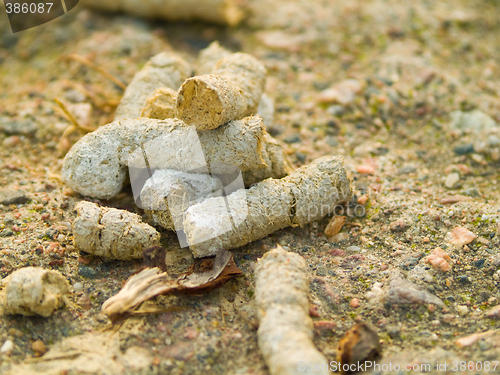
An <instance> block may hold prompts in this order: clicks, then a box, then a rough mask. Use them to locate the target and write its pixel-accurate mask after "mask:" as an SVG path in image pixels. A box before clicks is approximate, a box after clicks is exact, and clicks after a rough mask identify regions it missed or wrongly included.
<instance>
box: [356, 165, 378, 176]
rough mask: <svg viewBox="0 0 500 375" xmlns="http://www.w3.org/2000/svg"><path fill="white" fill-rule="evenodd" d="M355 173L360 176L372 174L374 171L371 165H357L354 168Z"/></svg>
mask: <svg viewBox="0 0 500 375" xmlns="http://www.w3.org/2000/svg"><path fill="white" fill-rule="evenodd" d="M356 171H358V173H361V174H374V173H375V169H374V168H373V167H372V166H371V165H359V166H357V167H356Z"/></svg>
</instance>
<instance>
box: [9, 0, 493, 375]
mask: <svg viewBox="0 0 500 375" xmlns="http://www.w3.org/2000/svg"><path fill="white" fill-rule="evenodd" d="M243 5H244V6H245V7H247V9H248V12H249V13H248V18H247V20H246V21H245V22H244V23H243V24H242V25H241V26H239V27H237V28H224V27H222V26H214V25H211V24H206V23H202V22H197V23H188V22H179V23H168V22H165V21H151V20H144V19H139V18H134V17H131V16H125V15H105V14H100V13H97V12H91V11H88V10H86V9H84V8H83V7H81V6H78V7H77V8H76V9H75V10H73V11H72V12H70V13H69V14H68V15H66V16H64V17H62V18H60V19H57V20H55V21H52V22H50V23H47V24H45V25H42V26H40V27H37V28H33V29H30V30H27V31H24V32H21V33H17V34H12V32H11V30H10V28H9V25H8V23H7V17H6V16H1V17H0V37H1V38H0V87H1V89H0V116H1V117H0V170H1V172H0V186H1V189H2V192H1V193H0V198H1V200H2V201H3V202H4V204H0V277H2V278H4V277H7V276H8V275H9V274H11V273H12V272H13V271H15V270H17V269H19V268H22V267H26V266H41V267H44V268H47V269H57V270H59V271H60V272H61V273H62V274H63V275H64V276H65V277H66V278H67V280H68V281H69V283H70V284H71V285H72V286H73V295H72V301H73V302H74V304H75V306H72V307H66V308H63V309H61V310H58V311H57V312H56V313H55V314H54V315H53V316H51V317H49V318H41V317H23V316H2V317H1V318H0V322H1V323H0V346H1V347H3V345H5V343H6V342H9V341H10V343H8V345H7V347H3V348H4V349H5V350H2V349H0V373H12V374H19V373H26V374H29V373H35V372H38V373H44V374H60V373H65V374H73V373H75V374H76V373H95V374H97V373H103V374H115V373H116V374H118V373H130V374H137V373H143V374H166V373H171V374H199V373H206V374H267V373H268V370H267V367H266V365H265V363H264V361H263V357H262V356H261V354H260V352H259V349H258V347H257V334H256V320H255V316H254V310H253V302H252V301H253V295H254V290H253V288H254V278H253V268H254V265H255V262H256V260H257V259H258V258H260V257H261V256H262V255H263V253H264V252H266V251H267V250H269V249H270V248H272V247H274V246H275V245H276V244H278V243H279V244H281V245H283V246H286V248H287V249H289V250H290V251H293V252H297V253H299V254H301V255H302V256H304V257H305V259H306V260H307V263H308V265H309V267H310V282H311V284H310V305H311V316H312V317H313V320H314V321H315V336H314V342H315V344H316V346H317V347H318V348H319V350H320V351H321V352H322V353H323V354H324V355H325V356H326V357H327V358H328V359H329V360H330V361H335V360H336V348H337V345H338V342H339V340H340V339H341V338H342V337H343V335H344V334H345V332H346V331H347V330H348V329H349V328H351V327H352V326H353V325H354V324H355V323H356V322H360V321H367V322H370V323H372V324H373V325H374V326H375V327H376V329H377V332H378V334H379V336H380V339H381V342H382V349H383V358H382V359H381V360H380V362H379V363H380V364H383V363H387V364H388V363H392V365H395V364H400V365H401V367H403V366H404V365H405V364H412V365H416V366H421V365H425V364H430V365H431V366H432V367H431V373H439V374H443V373H450V374H451V373H478V374H482V373H493V372H497V371H500V365H499V364H498V362H494V361H498V360H500V359H499V358H500V355H499V354H500V334H499V333H497V331H496V329H497V327H498V323H497V321H496V320H495V319H494V317H493V318H491V317H488V316H487V315H486V314H487V313H488V311H490V309H492V308H493V307H494V306H496V305H497V304H498V303H499V299H500V293H499V291H498V286H499V281H500V275H499V274H497V269H498V268H499V267H500V256H499V254H498V245H499V240H498V238H499V237H498V236H499V229H498V222H499V217H498V214H499V212H500V207H499V204H498V192H497V186H496V185H497V176H498V164H497V162H495V159H497V158H496V157H495V154H494V153H492V154H491V153H490V154H488V153H481V152H479V151H478V150H477V147H476V149H474V147H475V146H474V142H475V141H477V140H478V139H480V137H481V136H482V135H481V134H480V133H477V129H476V128H477V127H476V126H475V125H474V124H477V121H476V122H474V124H473V125H472V126H470V127H469V128H467V129H466V131H465V132H461V131H459V130H457V129H456V127H455V128H454V127H453V126H452V124H451V123H452V116H450V113H452V112H453V111H457V110H461V111H471V110H475V109H477V110H480V111H481V112H483V113H485V114H487V115H488V116H489V117H490V118H491V119H493V120H495V121H496V122H497V124H498V123H499V122H500V111H499V107H500V100H499V95H500V66H499V65H498V61H500V49H499V46H500V8H499V7H498V4H497V3H496V2H495V1H488V0H476V1H451V0H448V1H440V2H430V1H418V2H416V1H410V0H408V1H392V0H389V1H381V0H370V1H361V0H354V1H335V2H330V1H320V0H315V1H312V0H310V1H299V0H297V1H281V0H280V1H277V0H274V1H269V0H247V1H246V2H244V4H243ZM213 40H219V41H220V42H221V44H222V45H224V46H226V47H227V48H230V49H232V50H233V51H243V52H247V53H251V54H253V55H254V56H256V57H257V58H259V59H260V60H261V61H262V62H263V63H264V64H265V66H266V68H267V70H268V81H267V88H266V92H267V93H268V95H269V96H270V97H272V98H273V100H274V101H275V105H276V116H275V123H274V124H273V125H272V126H270V127H268V131H269V132H270V133H271V134H272V135H274V136H275V137H276V138H278V139H280V140H283V141H285V142H286V143H287V152H288V154H289V155H290V157H291V159H292V161H293V162H294V164H295V166H297V167H298V166H301V165H304V164H307V163H309V162H311V161H312V160H313V159H315V158H317V157H319V156H322V155H326V154H333V155H341V156H342V157H344V159H345V164H346V169H347V170H348V173H349V176H350V178H351V179H352V184H353V188H354V191H355V197H354V198H353V201H352V206H353V207H362V208H363V211H366V214H365V215H355V214H353V213H352V212H351V211H349V215H348V217H347V223H346V225H344V227H343V229H342V231H341V233H339V234H337V235H336V236H334V237H333V238H332V237H327V236H325V234H324V230H325V227H326V226H327V224H328V222H329V218H325V219H323V220H321V221H319V222H315V223H312V224H310V225H307V226H305V227H303V228H289V229H284V230H281V231H278V232H277V233H274V234H273V235H270V236H268V237H266V238H264V239H263V240H260V241H256V242H254V243H251V244H249V245H247V246H244V247H242V248H240V249H237V250H234V257H235V261H236V264H237V265H238V266H239V267H240V268H241V270H242V271H243V272H244V276H243V277H241V278H238V279H234V280H231V281H230V282H228V283H227V284H226V285H224V286H223V287H221V288H219V289H217V290H214V291H212V292H210V293H208V294H207V295H203V296H198V297H192V296H190V297H186V296H164V297H160V298H157V299H156V300H154V301H153V302H151V303H153V304H154V305H156V306H160V307H163V308H164V309H165V312H163V313H158V314H149V315H145V316H136V317H133V318H130V319H128V320H127V321H126V322H124V323H123V324H122V325H120V326H115V327H111V326H110V323H109V321H108V319H107V317H106V316H105V315H103V314H102V313H100V307H101V305H102V303H103V302H104V301H105V300H106V299H107V298H109V297H110V296H112V295H114V294H116V293H117V292H118V290H119V289H120V287H121V285H122V282H123V281H124V280H126V279H127V278H128V277H129V276H130V275H131V274H132V273H134V272H135V271H137V270H138V269H139V268H140V267H141V262H121V261H108V260H106V259H100V258H93V257H91V256H89V255H88V254H84V253H81V254H80V253H79V252H78V251H76V250H75V249H74V246H73V242H72V234H71V223H72V221H73V220H74V219H75V217H76V213H75V212H74V211H73V208H74V205H75V204H76V203H77V202H78V201H80V200H82V199H84V197H82V196H80V195H78V194H77V193H75V192H73V191H72V190H71V189H69V188H67V187H65V186H64V184H63V183H62V181H61V179H60V171H61V165H62V158H63V157H64V154H65V152H66V151H67V150H68V149H69V147H70V146H71V144H73V143H74V142H75V141H76V140H77V139H78V137H80V136H81V134H78V133H72V134H70V135H69V136H68V137H64V138H61V137H62V134H63V132H64V130H65V129H66V128H67V127H68V126H69V125H70V123H69V122H68V120H67V119H66V117H65V116H64V115H63V114H62V113H61V111H60V110H59V109H58V107H57V105H56V104H55V102H54V100H53V99H54V97H58V98H60V99H61V100H63V101H64V102H66V103H67V104H69V108H70V109H71V111H72V112H73V113H75V114H76V116H77V117H78V120H79V121H80V122H81V123H82V124H85V125H86V126H88V127H92V128H95V127H97V126H100V125H104V124H106V123H108V122H109V121H111V120H112V118H113V114H114V109H115V107H116V104H117V102H118V101H119V99H120V97H121V95H122V94H123V91H122V89H121V88H120V87H119V86H118V85H116V84H114V83H113V82H111V81H109V80H108V79H106V78H103V76H102V75H100V74H99V73H98V72H96V71H95V70H92V69H89V68H88V67H85V66H83V65H82V64H80V63H78V62H76V61H74V60H71V59H69V58H67V57H68V56H69V55H70V54H78V55H81V56H84V57H86V58H87V59H89V60H91V61H93V62H94V63H96V64H97V65H99V66H100V67H102V68H104V69H105V70H106V71H108V72H110V73H112V74H113V75H115V76H117V77H119V78H120V80H122V81H123V82H124V83H128V82H130V81H131V79H132V77H133V75H134V74H135V73H136V72H137V71H138V70H139V69H140V68H141V67H142V66H143V64H144V63H145V62H146V61H147V60H148V58H149V57H151V56H152V55H154V54H156V53H158V52H161V51H165V50H175V51H178V52H179V53H181V54H182V55H183V56H184V57H185V58H186V59H188V60H189V61H194V59H195V58H196V55H197V53H198V52H199V50H200V49H202V48H204V47H206V46H207V45H208V44H209V43H210V42H211V41H213ZM346 80H349V81H347V82H346ZM329 89H331V90H329ZM478 121H479V120H478ZM497 124H495V125H494V126H498V125H497ZM16 194H17V198H12V197H11V198H9V196H12V195H16ZM7 195H9V196H7ZM449 197H453V199H450V198H449ZM94 201H95V202H98V203H100V204H101V205H105V206H110V207H117V208H122V209H127V210H130V211H132V212H136V213H139V214H141V215H143V214H144V213H143V212H142V211H141V210H139V209H138V208H137V207H136V206H135V205H134V201H133V198H132V194H131V190H130V188H125V189H124V191H123V192H122V193H121V194H120V195H119V196H117V197H115V198H113V199H112V200H110V201H100V202H99V201H96V200H94ZM356 205H357V206H356ZM144 218H145V219H146V217H144ZM456 227H464V228H466V229H468V230H470V231H471V232H472V233H474V235H475V236H476V238H475V239H474V240H473V241H472V242H470V243H468V244H467V245H463V246H461V245H458V246H455V245H453V244H452V243H450V237H447V233H449V232H451V231H452V230H453V229H454V228H456ZM158 229H159V230H160V231H161V233H162V244H163V245H164V246H165V247H166V248H167V249H168V254H167V266H168V272H169V273H170V274H171V275H172V276H176V275H178V274H180V273H182V272H183V271H185V270H186V269H187V268H188V267H189V266H190V265H191V264H192V262H193V260H192V257H191V255H190V253H189V251H188V250H185V249H184V250H181V249H179V246H178V243H177V239H176V237H175V235H173V234H172V233H168V232H167V231H164V230H161V229H160V228H158ZM436 247H440V248H441V249H443V250H444V252H445V253H447V254H448V256H449V257H450V258H449V260H448V261H447V263H448V264H449V266H450V267H449V268H450V269H449V270H448V271H444V270H443V269H446V267H445V266H441V267H439V266H438V268H437V269H435V268H434V267H433V266H432V265H431V264H430V263H427V262H426V260H428V258H426V257H427V256H428V255H429V254H430V253H431V252H432V251H433V250H434V249H435V248H436ZM441 265H442V263H441ZM443 267H444V268H443ZM395 275H400V276H399V277H400V279H399V280H402V279H401V277H403V278H404V279H406V280H409V281H410V282H411V283H413V284H412V286H411V287H409V286H408V285H407V284H404V285H403V284H401V285H402V286H401V285H399V286H400V288H399V289H398V284H397V283H398V281H397V280H398V279H396V281H394V280H395V279H394V277H395ZM376 283H380V284H376ZM374 285H375V287H374ZM412 288H417V289H412ZM418 288H420V289H418ZM379 289H380V290H381V291H382V292H381V293H380V295H378V294H377V290H379ZM410 289H412V290H418V292H414V293H413V294H411V293H410V292H408V290H410ZM398 290H399V292H398ZM401 290H403V292H402V293H403V294H404V292H407V294H406V296H407V300H406V303H401V302H402V301H403V298H402V296H401V295H398V293H400V292H401ZM367 292H371V294H367ZM384 293H386V294H384ZM387 293H388V294H387ZM391 295H392V296H394V295H395V296H396V297H395V298H390V297H389V296H391ZM429 296H431V297H429ZM435 298H437V300H436V299H435ZM487 331H488V333H487V334H486V335H484V336H481V337H478V339H477V340H475V341H474V340H471V341H470V342H466V343H465V344H464V343H463V342H461V341H458V342H457V339H459V338H462V337H467V336H470V335H472V334H474V333H478V332H487ZM40 341H41V342H43V345H41V344H40ZM35 342H37V344H34V343H35ZM11 344H12V346H10V345H11ZM44 347H45V348H44ZM7 349H9V350H7ZM49 349H50V351H49V352H48V353H47V354H45V355H44V356H41V357H40V355H41V354H43V353H44V352H45V350H49ZM47 356H48V357H47ZM298 360H300V359H298ZM445 361H446V366H447V367H446V371H438V370H437V369H436V363H439V364H441V365H442V364H443V363H444V362H445ZM91 362H92V363H94V362H95V363H98V364H99V365H97V364H94V365H92V366H90V365H89V363H91ZM496 365H498V366H497V367H496V371H495V366H496ZM415 368H416V367H415ZM420 368H421V369H425V366H424V367H419V369H420ZM391 369H392V367H391ZM383 370H384V368H381V369H380V370H379V371H375V372H374V371H372V370H371V369H370V371H369V372H370V373H372V372H374V373H388V374H389V373H398V372H397V371H394V370H393V371H391V370H388V371H383ZM440 370H443V368H442V367H441V369H440ZM61 371H62V372H61ZM79 371H80V372H79ZM418 372H419V371H414V373H418Z"/></svg>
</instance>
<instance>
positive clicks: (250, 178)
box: [243, 133, 293, 187]
mask: <svg viewBox="0 0 500 375" xmlns="http://www.w3.org/2000/svg"><path fill="white" fill-rule="evenodd" d="M264 145H265V146H264V150H263V152H262V155H263V156H262V157H263V159H264V161H265V162H266V164H267V167H265V168H260V169H255V170H249V171H246V172H243V179H244V180H245V186H247V187H249V186H250V185H252V184H255V183H257V182H259V181H262V180H265V179H266V178H282V177H285V176H288V175H289V174H290V173H292V172H293V166H292V162H291V161H290V158H289V157H288V155H287V154H286V153H285V150H284V145H283V143H282V142H280V141H278V140H277V139H275V138H273V137H272V136H271V135H269V134H268V133H266V134H265V135H264Z"/></svg>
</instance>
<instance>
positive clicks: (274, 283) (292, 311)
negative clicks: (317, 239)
mask: <svg viewBox="0 0 500 375" xmlns="http://www.w3.org/2000/svg"><path fill="white" fill-rule="evenodd" d="M307 270H308V267H307V264H306V262H305V260H304V258H302V257H301V256H300V255H298V254H295V253H291V252H287V251H285V250H283V248H281V247H280V246H278V247H277V248H276V249H273V250H271V251H269V252H268V253H266V254H264V256H263V257H262V258H261V259H259V261H258V262H257V267H256V269H255V276H256V285H255V302H256V307H257V309H256V310H257V314H258V317H259V320H260V322H259V329H258V331H257V336H258V343H259V348H260V351H261V353H262V355H263V356H264V359H265V360H266V363H267V366H268V367H269V372H270V373H271V375H299V374H300V375H302V374H328V373H329V367H328V361H327V359H326V358H325V357H324V356H323V355H322V354H321V353H320V352H319V351H318V350H317V349H316V347H315V346H314V344H313V342H312V338H313V323H312V320H311V318H310V317H309V302H308V298H307V293H308V290H309V283H308V279H307ZM299 362H301V363H304V364H306V365H309V366H307V367H305V366H304V368H301V366H300V363H299Z"/></svg>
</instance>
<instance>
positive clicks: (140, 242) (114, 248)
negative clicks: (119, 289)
mask: <svg viewBox="0 0 500 375" xmlns="http://www.w3.org/2000/svg"><path fill="white" fill-rule="evenodd" d="M75 209H76V211H77V213H78V216H77V218H76V219H75V221H74V223H73V235H74V238H75V247H76V248H77V249H78V250H82V251H85V252H87V253H90V254H93V255H98V256H103V257H105V258H110V259H120V260H131V259H142V250H143V249H145V248H147V247H150V246H154V245H159V244H160V233H158V232H157V231H156V229H154V228H153V227H152V226H150V225H148V224H146V223H143V222H142V220H141V218H140V216H139V215H136V214H134V213H132V212H128V211H125V210H119V209H116V208H108V207H99V206H98V205H96V204H94V203H91V202H85V201H82V202H80V203H78V204H77V205H76V206H75Z"/></svg>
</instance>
